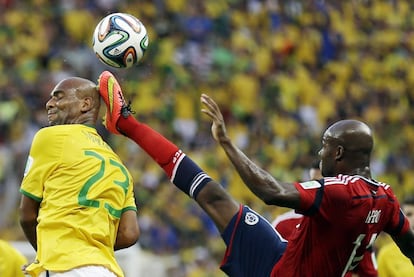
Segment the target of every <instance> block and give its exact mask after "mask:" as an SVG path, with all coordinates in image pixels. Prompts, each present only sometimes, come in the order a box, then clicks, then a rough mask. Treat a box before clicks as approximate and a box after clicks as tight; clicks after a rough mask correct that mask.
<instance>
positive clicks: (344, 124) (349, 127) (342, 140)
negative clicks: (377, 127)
mask: <svg viewBox="0 0 414 277" xmlns="http://www.w3.org/2000/svg"><path fill="white" fill-rule="evenodd" d="M324 137H325V138H326V139H331V140H336V141H337V143H338V144H339V145H342V146H343V147H344V148H345V150H346V151H353V152H357V151H360V152H362V153H365V154H368V155H369V154H370V153H371V151H372V148H373V145H374V141H373V138H372V132H371V129H370V128H369V127H368V125H366V124H365V123H363V122H361V121H358V120H352V119H349V120H341V121H338V122H336V123H334V124H333V125H331V126H330V127H329V128H328V129H327V130H326V132H325V134H324Z"/></svg>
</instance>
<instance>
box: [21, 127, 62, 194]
mask: <svg viewBox="0 0 414 277" xmlns="http://www.w3.org/2000/svg"><path fill="white" fill-rule="evenodd" d="M65 137H66V134H62V133H60V134H58V133H56V132H55V129H54V128H53V127H47V128H43V129H41V130H39V131H38V132H37V134H36V135H35V137H34V138H33V142H32V146H31V148H30V152H29V157H28V158H27V162H26V168H25V172H24V177H23V181H22V184H21V187H20V191H21V192H22V193H23V194H24V195H26V196H28V197H30V198H32V199H34V200H36V201H41V200H42V198H43V187H44V183H45V182H46V180H47V179H48V178H49V176H50V175H51V174H52V173H53V171H54V170H55V169H56V167H57V166H58V164H59V161H60V158H61V155H62V145H63V140H64V139H65ZM45 149H47V151H45Z"/></svg>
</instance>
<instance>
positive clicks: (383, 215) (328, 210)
mask: <svg viewBox="0 0 414 277" xmlns="http://www.w3.org/2000/svg"><path fill="white" fill-rule="evenodd" d="M295 186H296V188H297V189H298V191H299V193H300V199H301V201H300V208H299V209H297V211H296V212H298V213H301V214H304V215H306V216H304V217H303V218H302V220H301V222H300V224H299V226H297V228H295V229H294V232H293V233H292V235H291V236H290V237H289V243H288V246H287V248H286V251H285V253H284V254H283V256H282V258H281V259H280V260H279V262H278V263H276V265H275V267H274V268H273V271H272V274H271V276H272V277H280V276H283V277H290V276H292V277H293V276H295V277H296V276H297V277H307V276H318V277H324V276H326V277H336V276H338V277H339V276H345V274H346V273H347V272H348V271H352V270H354V269H355V268H357V266H358V264H359V262H360V261H361V260H362V258H363V256H364V253H365V252H366V251H367V249H369V248H371V247H372V246H373V244H374V242H375V239H376V238H377V236H378V235H379V234H380V233H381V232H382V231H385V232H387V233H389V234H391V235H395V236H398V235H402V234H405V233H406V232H407V231H408V229H409V222H408V220H407V218H406V217H405V216H404V215H403V213H402V212H401V210H400V205H399V202H398V200H397V198H396V197H395V195H394V193H393V192H392V190H391V188H390V186H389V185H386V184H383V183H379V182H376V181H373V180H368V179H366V178H364V177H361V176H348V175H338V176H337V177H327V178H324V179H321V180H319V181H308V182H303V183H296V184H295Z"/></svg>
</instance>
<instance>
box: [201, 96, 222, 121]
mask: <svg viewBox="0 0 414 277" xmlns="http://www.w3.org/2000/svg"><path fill="white" fill-rule="evenodd" d="M200 99H201V103H203V104H204V105H205V106H206V108H207V109H201V111H202V112H203V113H205V114H207V115H208V116H209V117H211V118H212V119H213V120H215V121H220V120H223V116H222V115H221V112H220V108H219V107H218V105H217V103H216V102H214V100H213V99H211V98H210V97H209V96H208V95H207V94H204V93H203V94H201V97H200Z"/></svg>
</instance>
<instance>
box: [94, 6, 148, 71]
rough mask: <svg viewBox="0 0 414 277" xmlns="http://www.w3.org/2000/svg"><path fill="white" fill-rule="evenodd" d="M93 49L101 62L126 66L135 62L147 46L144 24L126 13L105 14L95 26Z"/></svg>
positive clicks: (113, 65) (118, 66)
mask: <svg viewBox="0 0 414 277" xmlns="http://www.w3.org/2000/svg"><path fill="white" fill-rule="evenodd" d="M92 45H93V50H94V51H95V54H96V56H97V57H98V58H99V60H101V61H102V62H103V63H105V64H107V65H109V66H112V67H116V68H128V67H131V66H133V65H135V64H137V63H138V62H139V61H140V60H141V58H142V56H143V55H144V52H145V50H146V49H147V47H148V34H147V30H146V28H145V26H144V24H142V23H141V21H139V20H138V19H137V18H136V17H134V16H133V15H130V14H126V13H112V14H109V15H107V16H105V17H104V18H103V19H102V20H101V21H100V22H99V23H98V25H96V27H95V31H94V33H93V42H92Z"/></svg>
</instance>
